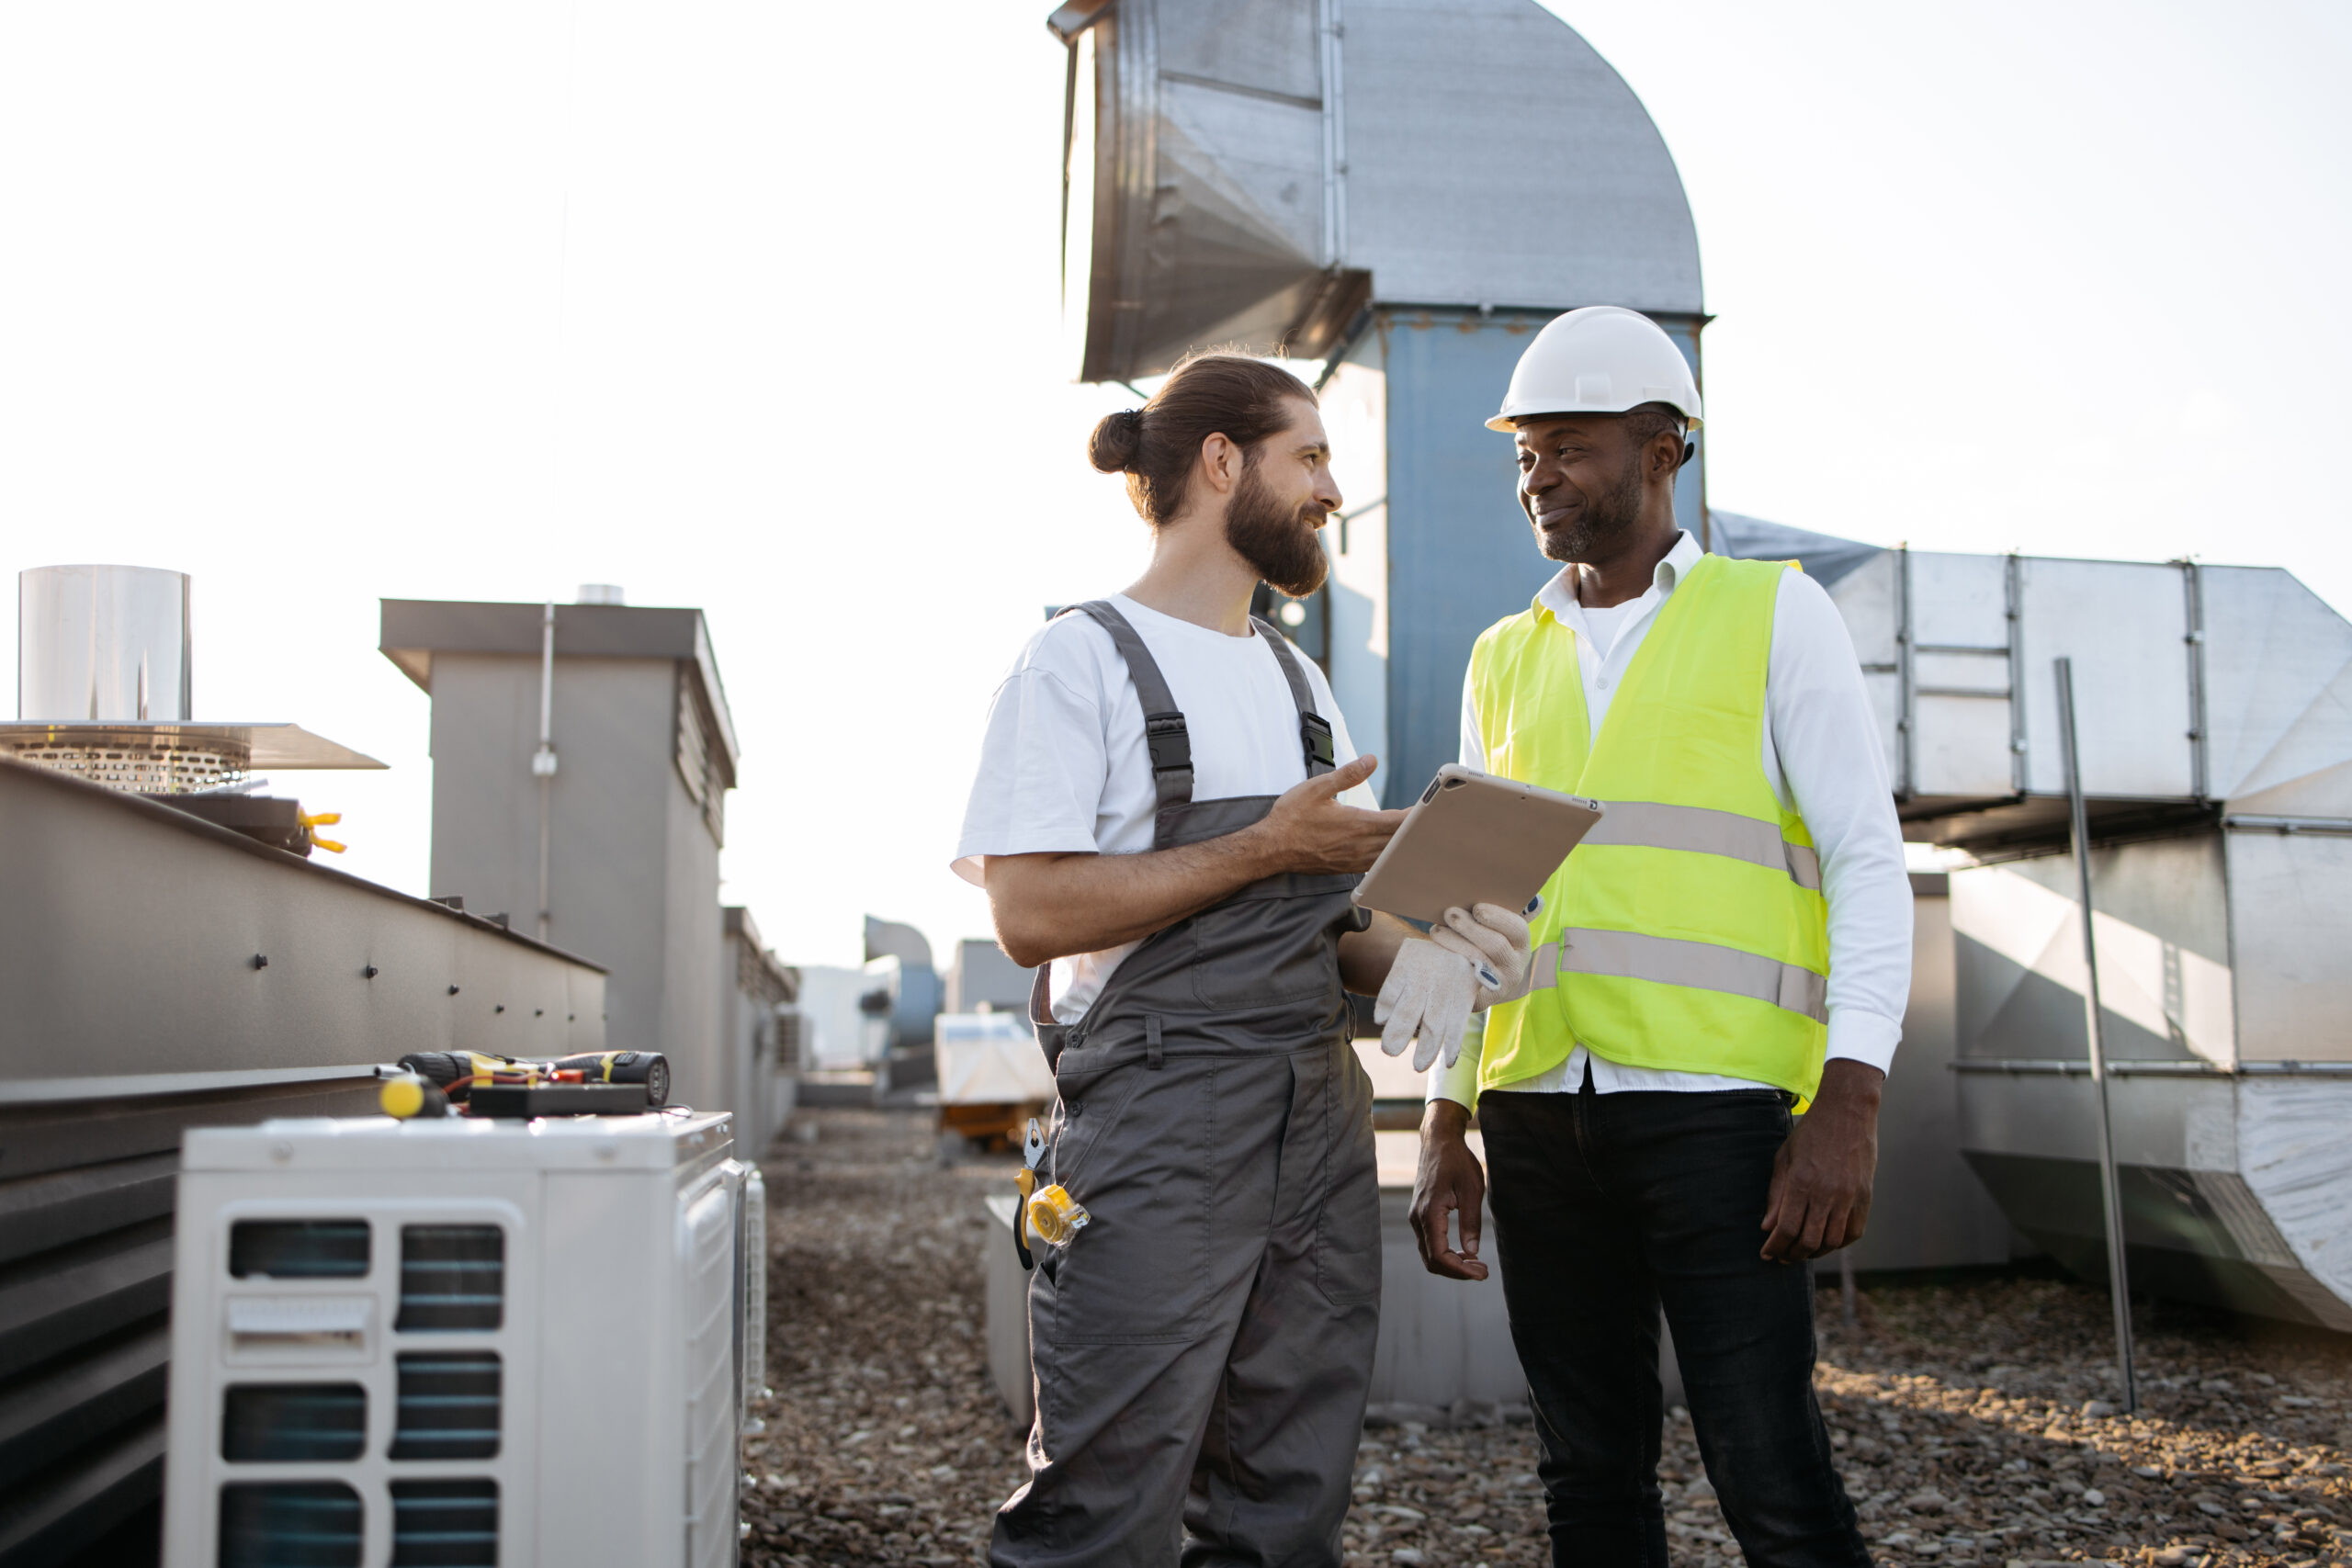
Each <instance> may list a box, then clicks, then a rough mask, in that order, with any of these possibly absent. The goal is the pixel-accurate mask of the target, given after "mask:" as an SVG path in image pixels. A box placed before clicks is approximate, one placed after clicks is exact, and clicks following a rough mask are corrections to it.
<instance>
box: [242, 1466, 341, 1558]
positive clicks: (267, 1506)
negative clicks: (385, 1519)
mask: <svg viewBox="0 0 2352 1568" xmlns="http://www.w3.org/2000/svg"><path fill="white" fill-rule="evenodd" d="M362 1539H363V1536H362V1529H361V1519H360V1513H359V1494H358V1493H356V1492H354V1491H353V1490H352V1489H351V1488H350V1487H348V1486H345V1485H344V1484H343V1483H341V1482H339V1481H268V1482H235V1483H231V1484H230V1485H227V1486H223V1487H222V1488H220V1568H359V1553H360V1544H361V1540H362Z"/></svg>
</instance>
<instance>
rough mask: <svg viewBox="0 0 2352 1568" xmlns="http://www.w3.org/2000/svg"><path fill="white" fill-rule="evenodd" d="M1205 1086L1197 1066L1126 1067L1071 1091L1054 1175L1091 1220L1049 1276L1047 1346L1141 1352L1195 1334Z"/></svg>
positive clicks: (1206, 1145)
mask: <svg viewBox="0 0 2352 1568" xmlns="http://www.w3.org/2000/svg"><path fill="white" fill-rule="evenodd" d="M1073 1054H1074V1053H1073ZM1064 1059H1065V1060H1067V1059H1068V1055H1065V1058H1064ZM1214 1079H1215V1073H1214V1071H1213V1069H1212V1068H1211V1067H1210V1066H1209V1065H1208V1064H1206V1063H1203V1062H1200V1061H1191V1062H1184V1061H1180V1060H1177V1059H1170V1060H1169V1061H1168V1062H1167V1063H1165V1064H1164V1065H1163V1066H1160V1067H1158V1068H1154V1067H1150V1066H1145V1065H1144V1064H1143V1063H1142V1062H1140V1061H1138V1060H1136V1059H1135V1058H1133V1057H1129V1058H1128V1059H1127V1060H1126V1061H1125V1062H1123V1063H1121V1064H1120V1065H1119V1066H1115V1067H1113V1068H1111V1069H1110V1070H1109V1071H1108V1072H1105V1073H1101V1074H1098V1075H1095V1076H1094V1078H1093V1080H1092V1081H1091V1083H1089V1084H1087V1085H1086V1086H1085V1087H1083V1088H1079V1089H1078V1092H1079V1095H1080V1098H1079V1100H1078V1102H1077V1106H1078V1108H1077V1110H1076V1111H1075V1112H1074V1113H1070V1114H1068V1115H1067V1120H1066V1121H1065V1123H1064V1125H1063V1128H1062V1130H1061V1138H1060V1140H1059V1145H1058V1146H1057V1149H1056V1172H1055V1176H1056V1179H1057V1180H1059V1181H1060V1182H1061V1183H1062V1185H1063V1186H1065V1187H1067V1188H1069V1193H1070V1196H1071V1197H1073V1198H1075V1199H1077V1200H1078V1201H1079V1202H1080V1203H1082V1204H1084V1205H1085V1207H1086V1211H1087V1213H1088V1214H1089V1216H1090V1219H1089V1222H1088V1224H1087V1225H1086V1228H1085V1229H1083V1230H1081V1231H1080V1232H1079V1233H1078V1235H1076V1236H1074V1237H1073V1238H1071V1240H1070V1243H1069V1246H1068V1247H1065V1248H1063V1249H1062V1251H1061V1257H1060V1259H1059V1262H1058V1265H1057V1268H1056V1269H1055V1271H1054V1276H1053V1291H1054V1306H1053V1314H1054V1325H1053V1338H1054V1340H1055V1341H1056V1342H1057V1343H1059V1344H1065V1345H1081V1344H1107V1345H1121V1344H1126V1345H1137V1344H1148V1343H1153V1342H1157V1341H1167V1340H1184V1339H1190V1338H1191V1337H1193V1335H1194V1334H1196V1333H1197V1332H1198V1331H1199V1325H1200V1323H1201V1320H1202V1315H1203V1311H1204V1307H1205V1305H1206V1301H1207V1294H1208V1273H1209V1270H1208V1268H1207V1254H1208V1242H1209V1223H1208V1218H1209V1216H1208V1201H1209V1197H1210V1194H1211V1190H1212V1183H1213V1182H1214V1181H1215V1179H1216V1172H1215V1169H1214V1156H1215V1151H1214V1149H1213V1148H1212V1146H1211V1140H1212V1132H1213V1128H1212V1121H1211V1116H1210V1111H1211V1107H1210V1106H1209V1104H1208V1103H1207V1102H1208V1097H1209V1095H1210V1094H1211V1093H1212V1092H1213V1083H1214ZM1076 1087H1077V1086H1073V1085H1066V1086H1065V1088H1064V1090H1063V1092H1064V1093H1065V1095H1067V1094H1069V1092H1070V1091H1071V1089H1072V1088H1076ZM1065 1111H1066V1113H1067V1112H1068V1111H1069V1106H1068V1102H1067V1101H1066V1102H1065Z"/></svg>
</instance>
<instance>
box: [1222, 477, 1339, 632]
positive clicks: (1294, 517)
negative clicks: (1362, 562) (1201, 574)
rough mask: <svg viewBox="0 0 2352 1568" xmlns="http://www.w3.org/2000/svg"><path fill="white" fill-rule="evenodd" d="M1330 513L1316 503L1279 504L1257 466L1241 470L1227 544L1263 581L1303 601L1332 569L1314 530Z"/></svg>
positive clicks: (1231, 506) (1228, 518)
mask: <svg viewBox="0 0 2352 1568" xmlns="http://www.w3.org/2000/svg"><path fill="white" fill-rule="evenodd" d="M1325 515H1326V513H1324V511H1323V509H1322V508H1321V507H1319V506H1317V505H1315V504H1314V503H1313V502H1308V503H1307V504H1306V505H1304V506H1299V507H1289V506H1285V505H1284V503H1283V502H1281V501H1278V500H1276V499H1275V497H1274V493H1273V491H1272V490H1271V489H1270V488H1269V487H1268V486H1267V484H1266V481H1265V480H1264V479H1261V478H1260V477H1259V473H1258V467H1257V465H1256V464H1255V463H1252V464H1250V465H1248V466H1247V467H1245V468H1243V469H1242V470H1241V482H1240V483H1239V484H1238V485H1236V486H1235V487H1234V489H1233V501H1232V502H1231V503H1230V504H1229V505H1227V507H1226V509H1225V542H1226V543H1227V544H1228V545H1231V546H1232V547H1233V548H1234V553H1235V554H1237V555H1238V556H1239V557H1240V558H1242V559H1243V560H1246V561H1248V562H1249V563H1250V566H1251V567H1253V568H1254V569H1256V570H1257V573H1258V575H1259V576H1260V577H1261V578H1263V579H1265V580H1266V581H1268V582H1270V583H1272V584H1273V586H1275V587H1276V588H1279V589H1280V590H1282V591H1283V592H1284V593H1287V594H1289V595H1290V596H1291V597H1292V598H1294V599H1304V598H1306V596H1307V595H1308V594H1309V593H1312V592H1315V591H1316V590H1317V589H1318V588H1320V587H1322V586H1323V578H1324V575H1325V574H1326V573H1328V572H1329V570H1331V560H1330V558H1329V556H1326V555H1325V554H1324V553H1323V541H1322V539H1321V538H1320V537H1319V536H1317V534H1316V531H1315V528H1316V525H1317V523H1319V522H1320V521H1321V520H1322V519H1323V517H1324V516H1325Z"/></svg>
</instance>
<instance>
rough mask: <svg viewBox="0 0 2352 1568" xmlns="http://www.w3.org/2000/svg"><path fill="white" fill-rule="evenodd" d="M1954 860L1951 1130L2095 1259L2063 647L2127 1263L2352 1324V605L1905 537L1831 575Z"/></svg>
mask: <svg viewBox="0 0 2352 1568" xmlns="http://www.w3.org/2000/svg"><path fill="white" fill-rule="evenodd" d="M1829 592H1830V597H1831V598H1832V599H1833V600H1834V601H1836V603H1837V604H1838V608H1839V610H1840V611H1842V612H1843V613H1844V615H1845V617H1846V624H1847V627H1848V629H1849V631H1850V632H1851V633H1852V634H1853V637H1854V644H1855V648H1856V650H1857V651H1858V652H1859V653H1860V656H1861V659H1862V663H1863V668H1864V670H1865V671H1867V677H1866V678H1867V680H1868V682H1869V683H1870V685H1871V688H1872V692H1873V695H1874V697H1875V699H1876V705H1877V707H1878V710H1879V717H1880V724H1881V731H1880V733H1881V735H1882V738H1883V742H1884V744H1885V745H1886V748H1887V754H1888V758H1889V761H1890V762H1891V764H1892V766H1891V769H1890V771H1891V773H1893V774H1894V777H1895V779H1896V781H1897V784H1896V788H1897V794H1898V796H1899V797H1900V800H1899V808H1900V810H1901V812H1902V814H1903V816H1904V817H1905V833H1906V834H1907V835H1908V836H1910V837H1912V838H1915V839H1928V840H1937V841H1940V842H1944V843H1949V844H1956V845H1960V846H1962V847H1965V848H1967V849H1970V850H1972V851H1973V852H1975V853H1976V854H1977V855H1979V856H1980V857H1981V858H1982V859H1983V861H1985V863H1980V864H1977V865H1973V866H1970V867H1967V868H1965V869H1962V870H1958V871H1955V872H1953V873H1952V875H1951V925H1952V932H1953V937H1954V959H1955V973H1956V976H1957V986H1956V988H1957V1017H1958V1021H1957V1032H1958V1042H1957V1049H1956V1053H1955V1057H1954V1060H1953V1063H1952V1066H1953V1067H1954V1068H1955V1069H1956V1070H1957V1074H1958V1077H1957V1079H1956V1089H1957V1094H1958V1101H1959V1112H1960V1129H1961V1142H1962V1148H1963V1150H1964V1152H1965V1154H1966V1156H1967V1158H1968V1160H1969V1162H1970V1164H1971V1165H1972V1166H1973V1167H1974V1168H1975V1170H1976V1172H1977V1174H1978V1175H1979V1176H1980V1177H1982V1178H1983V1179H1984V1181H1985V1186H1986V1187H1987V1188H1989V1189H1990V1190H1991V1191H1992V1193H1993V1195H1994V1197H1995V1198H1996V1201H1999V1203H2000V1204H2001V1206H2002V1208H2003V1209H2004V1210H2006V1211H2007V1213H2008V1216H2009V1218H2010V1219H2011V1221H2012V1222H2014V1223H2015V1224H2017V1226H2018V1229H2020V1230H2022V1231H2024V1232H2025V1233H2026V1234H2027V1235H2030V1236H2031V1237H2033V1238H2034V1239H2035V1240H2036V1241H2037V1242H2039V1243H2040V1244H2041V1245H2042V1246H2043V1247H2046V1248H2048V1249H2049V1250H2050V1251H2051V1252H2052V1253H2053V1254H2055V1255H2056V1256H2057V1257H2058V1258H2061V1259H2062V1260H2063V1261H2064V1262H2065V1263H2066V1264H2067V1265H2068V1266H2069V1267H2070V1268H2073V1269H2075V1270H2076V1271H2077V1272H2080V1273H2083V1274H2086V1275H2088V1276H2091V1277H2094V1278H2096V1277H2098V1276H2100V1275H2102V1274H2104V1272H2105V1269H2106V1263H2105V1257H2104V1249H2103V1246H2102V1242H2101V1235H2102V1234H2103V1233H2102V1224H2103V1222H2102V1216H2101V1208H2100V1201H2099V1193H2098V1181H2099V1179H2098V1165H2097V1163H2096V1154H2097V1141H2096V1137H2095V1134H2094V1125H2095V1124H2094V1122H2093V1116H2094V1112H2095V1100H2094V1098H2093V1089H2092V1087H2091V1083H2090V1079H2089V1076H2088V1074H2089V1062H2088V1048H2087V1038H2086V1036H2087V1032H2086V1025H2085V1021H2084V1004H2083V998H2084V995H2085V992H2086V988H2087V974H2086V969H2085V967H2084V964H2083V949H2082V944H2081V937H2080V934H2079V933H2080V930H2081V925H2080V922H2081V905H2080V904H2079V903H2078V902H2077V900H2076V894H2075V887H2076V883H2075V873H2074V871H2073V869H2072V862H2071V859H2070V857H2069V855H2068V853H2067V845H2066V822H2065V801H2064V794H2063V791H2064V772H2063V770H2064V763H2063V761H2062V759H2061V757H2060V755H2059V752H2058V741H2057V730H2056V716H2055V708H2056V697H2055V687H2054V684H2053V678H2052V660H2055V659H2057V658H2059V657H2061V656H2064V657H2067V658H2070V659H2071V660H2073V664H2074V671H2075V690H2076V703H2077V713H2078V714H2079V716H2080V719H2079V725H2080V735H2079V740H2080V745H2081V755H2082V770H2083V780H2084V784H2085V788H2086V791H2087V793H2088V794H2089V795H2091V797H2092V809H2091V840H2092V849H2091V853H2090V861H2091V880H2092V903H2093V906H2094V915H2095V919H2094V924H2093V930H2094V931H2095V933H2096V935H2097V937H2098V963H2099V991H2100V1003H2101V1013H2102V1028H2103V1030H2104V1032H2105V1035H2106V1039H2107V1042H2108V1044H2107V1055H2108V1062H2109V1071H2110V1072H2111V1073H2112V1074H2113V1075H2114V1081H2113V1085H2112V1096H2111V1100H2112V1107H2113V1117H2114V1131H2115V1139H2116V1157H2117V1161H2118V1164H2119V1168H2120V1186H2121V1192H2122V1197H2123V1210H2124V1227H2123V1228H2124V1232H2125V1235H2126V1238H2127V1240H2128V1242H2129V1243H2130V1247H2131V1280H2132V1283H2133V1284H2135V1285H2141V1286H2145V1287H2149V1288H2153V1289H2156V1290H2159V1291H2163V1292H2166V1293H2169V1294H2175V1295H2180V1296H2186V1297H2189V1298H2192V1299H2201V1300H2205V1301H2210V1302H2214V1303H2220V1304H2222V1305H2227V1306H2232V1307H2235V1308H2239V1309H2242V1310H2247V1311H2253V1312H2260V1313H2266V1314H2270V1315H2273V1316H2278V1317H2285V1318H2290V1319H2295V1320H2300V1321H2302V1322H2306V1323H2316V1324H2320V1325H2324V1326H2326V1327H2329V1328H2334V1329H2338V1330H2352V1212H2347V1210H2346V1205H2345V1203H2344V1201H2343V1194H2344V1193H2345V1192H2346V1190H2347V1183H2352V1149H2348V1148H2347V1146H2346V1142H2345V1139H2344V1135H2343V1129H2344V1128H2345V1126H2346V1124H2347V1122H2352V971H2347V970H2346V966H2345V964H2344V963H2343V954H2344V953H2345V951H2346V948H2347V946H2352V625H2346V622H2345V620H2344V619H2343V617H2341V616H2340V615H2337V614H2336V613H2335V611H2334V610H2332V609H2330V608H2329V607H2328V606H2327V605H2326V604H2324V603H2323V602H2322V601H2321V600H2320V599H2319V598H2318V597H2317V596H2316V595H2315V594H2313V593H2312V592H2311V591H2310V590H2309V589H2306V588H2305V587H2303V586H2302V585H2301V583H2299V582H2297V581H2295V580H2294V579H2293V578H2292V577H2290V576H2289V575H2288V574H2287V573H2286V572H2284V571H2279V570H2274V569H2264V568H2251V567H2209V566H2201V565H2197V564H2194V563H2188V562H2178V563H2173V564H2169V565H2157V564H2154V563H2139V562H2130V561H2080V560H2050V559H2037V558H2027V557H2018V556H1964V555H1941V554H1927V553H1923V552H1917V551H1900V550H1892V551H1887V552H1885V553H1883V554H1882V555H1879V556H1877V557H1875V558H1871V560H1869V561H1866V562H1864V563H1863V564H1862V565H1861V566H1860V567H1858V568H1856V569H1855V570H1852V571H1851V572H1849V574H1848V575H1847V576H1845V577H1843V578H1842V579H1840V580H1839V581H1838V582H1837V584H1836V585H1835V586H1833V587H1832V588H1831V589H1830V591H1829Z"/></svg>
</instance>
